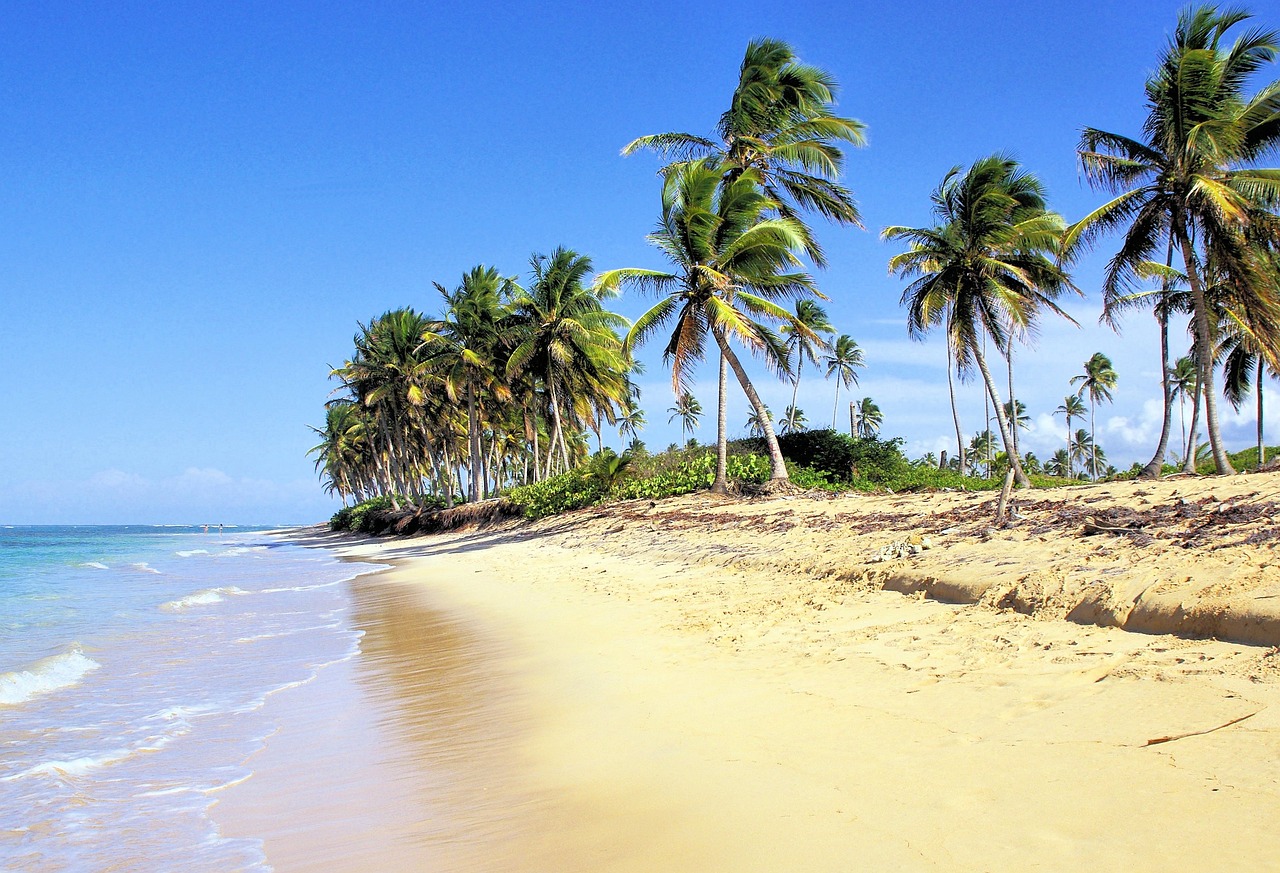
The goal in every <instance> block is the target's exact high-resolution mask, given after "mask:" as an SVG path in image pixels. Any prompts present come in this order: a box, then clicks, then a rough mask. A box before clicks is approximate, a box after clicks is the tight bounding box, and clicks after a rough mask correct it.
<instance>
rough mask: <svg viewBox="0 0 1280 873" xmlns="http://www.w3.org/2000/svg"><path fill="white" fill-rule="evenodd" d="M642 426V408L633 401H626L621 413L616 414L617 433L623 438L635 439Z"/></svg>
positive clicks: (642, 428) (643, 422)
mask: <svg viewBox="0 0 1280 873" xmlns="http://www.w3.org/2000/svg"><path fill="white" fill-rule="evenodd" d="M644 426H645V420H644V410H643V409H641V408H640V407H639V406H637V405H636V404H635V403H634V402H633V401H628V402H627V403H626V405H625V406H624V407H623V409H622V415H620V416H618V435H619V436H621V437H622V438H624V439H625V438H627V437H631V438H632V439H636V438H637V437H638V436H639V435H640V431H642V430H644Z"/></svg>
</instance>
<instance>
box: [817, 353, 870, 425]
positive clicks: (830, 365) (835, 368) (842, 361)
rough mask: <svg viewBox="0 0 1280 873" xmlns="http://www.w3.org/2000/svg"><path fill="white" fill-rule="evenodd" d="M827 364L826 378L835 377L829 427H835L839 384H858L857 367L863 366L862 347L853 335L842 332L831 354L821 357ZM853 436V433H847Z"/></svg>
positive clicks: (848, 386)
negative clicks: (833, 400) (834, 396)
mask: <svg viewBox="0 0 1280 873" xmlns="http://www.w3.org/2000/svg"><path fill="white" fill-rule="evenodd" d="M822 363H824V364H826V365H827V378H828V379H830V378H831V377H832V376H833V375H834V376H835V377H836V400H835V408H833V409H832V410H831V429H832V430H835V429H836V416H837V415H838V414H839V412H840V386H841V385H842V384H843V385H844V387H846V388H850V387H852V386H854V385H857V384H858V368H859V367H865V366H866V363H865V362H864V361H863V358H862V349H860V348H858V344H857V343H856V342H854V340H853V337H851V336H849V335H848V334H847V333H842V334H840V336H839V337H838V338H837V339H836V342H835V345H834V346H832V347H831V354H829V355H827V356H826V357H825V358H823V359H822ZM849 435H850V436H853V434H849Z"/></svg>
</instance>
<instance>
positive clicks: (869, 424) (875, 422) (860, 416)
mask: <svg viewBox="0 0 1280 873" xmlns="http://www.w3.org/2000/svg"><path fill="white" fill-rule="evenodd" d="M854 418H855V419H856V421H857V431H858V436H859V437H860V438H861V439H871V438H872V437H874V436H875V435H876V434H878V433H879V432H880V425H881V424H883V423H884V413H883V412H881V411H880V407H879V406H877V405H876V403H875V401H874V400H872V399H871V398H870V397H864V398H862V399H861V400H859V401H858V403H857V405H856V408H855V413H854Z"/></svg>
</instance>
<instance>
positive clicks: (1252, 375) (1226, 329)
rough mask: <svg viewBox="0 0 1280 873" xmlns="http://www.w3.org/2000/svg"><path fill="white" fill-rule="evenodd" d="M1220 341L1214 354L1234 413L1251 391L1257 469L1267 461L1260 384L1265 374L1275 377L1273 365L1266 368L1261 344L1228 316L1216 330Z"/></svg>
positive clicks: (1223, 389) (1249, 331)
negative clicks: (1217, 357)
mask: <svg viewBox="0 0 1280 873" xmlns="http://www.w3.org/2000/svg"><path fill="white" fill-rule="evenodd" d="M1219 335H1220V336H1221V341H1220V342H1219V346H1218V353H1219V355H1220V356H1221V357H1222V359H1223V362H1222V392H1223V394H1224V395H1225V396H1226V398H1227V401H1228V402H1229V403H1230V404H1231V407H1232V408H1233V409H1235V410H1237V411H1238V410H1239V409H1240V407H1241V406H1243V405H1244V402H1245V400H1246V399H1248V394H1249V391H1250V389H1251V388H1252V389H1253V391H1254V398H1255V409H1254V411H1255V414H1256V418H1257V439H1258V469H1262V466H1263V465H1264V464H1265V463H1266V462H1267V459H1266V451H1267V449H1266V446H1265V445H1264V444H1263V439H1262V434H1263V402H1262V385H1263V382H1265V381H1266V377H1267V374H1268V373H1270V374H1271V375H1272V376H1275V375H1276V368H1275V365H1274V364H1272V365H1268V363H1267V359H1266V353H1265V351H1264V348H1263V344H1262V343H1260V342H1259V341H1258V339H1257V337H1256V336H1255V335H1254V332H1253V331H1252V330H1251V329H1250V328H1249V326H1248V325H1246V324H1244V323H1243V322H1242V321H1239V320H1237V319H1235V318H1232V317H1230V316H1229V315H1228V317H1227V318H1225V319H1224V320H1223V322H1222V324H1221V325H1220V327H1219Z"/></svg>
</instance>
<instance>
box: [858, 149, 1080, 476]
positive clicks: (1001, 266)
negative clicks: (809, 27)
mask: <svg viewBox="0 0 1280 873" xmlns="http://www.w3.org/2000/svg"><path fill="white" fill-rule="evenodd" d="M933 203H934V214H935V216H937V218H938V219H939V221H940V223H939V224H937V225H935V226H933V227H925V228H910V227H889V228H886V229H885V230H884V232H883V233H882V236H883V238H885V239H893V240H899V239H900V240H906V241H907V242H909V243H910V245H911V247H910V248H909V249H908V250H907V251H906V252H904V253H902V254H900V255H897V256H895V257H894V258H892V259H891V260H890V261H889V271H890V272H891V273H898V274H900V275H902V276H903V277H908V278H909V277H915V276H918V277H919V278H917V279H916V280H915V281H913V282H912V283H911V284H910V285H908V286H907V288H906V290H905V291H904V292H903V295H902V303H903V305H905V306H907V308H908V317H907V329H908V332H909V333H910V335H911V336H912V337H913V338H914V339H922V338H923V337H924V335H925V334H926V333H928V331H929V330H930V329H931V328H933V327H936V326H938V325H940V324H942V325H945V326H946V328H947V332H948V340H949V344H950V345H951V349H952V352H953V353H954V354H955V360H956V366H957V369H958V370H959V371H960V373H961V375H962V376H963V375H964V374H965V373H967V372H969V371H970V370H971V368H972V367H973V366H975V365H976V367H977V369H978V371H979V372H980V373H981V374H982V379H983V382H984V383H985V384H986V388H987V394H988V396H989V398H990V400H991V404H992V406H993V407H994V408H995V412H996V421H997V423H998V424H999V427H1000V435H1001V437H1002V438H1003V440H1004V445H1005V448H1006V451H1007V452H1008V454H1009V456H1010V462H1011V464H1012V466H1013V470H1014V475H1015V477H1016V478H1017V481H1018V483H1019V484H1020V485H1021V486H1023V487H1024V488H1029V487H1031V481H1030V480H1029V479H1028V478H1027V476H1026V473H1024V472H1023V470H1022V466H1021V464H1020V463H1019V461H1018V458H1017V453H1016V452H1015V451H1014V450H1013V445H1014V443H1013V435H1012V433H1011V431H1010V429H1009V423H1008V420H1007V419H1006V418H1005V415H1004V410H1003V408H1002V406H1001V402H1000V397H999V392H998V391H997V389H996V384H995V380H994V379H993V378H992V376H991V371H990V369H989V368H988V366H987V361H986V356H985V355H984V353H983V351H982V345H983V339H984V337H987V336H989V337H990V338H991V339H992V341H993V342H994V344H995V346H996V348H997V349H998V350H999V351H1000V353H1001V354H1002V355H1004V356H1005V358H1006V359H1007V358H1008V354H1009V349H1010V344H1011V343H1012V341H1013V338H1014V335H1015V334H1016V333H1021V334H1023V335H1025V336H1031V335H1033V334H1034V330H1035V327H1036V320H1037V318H1038V316H1039V314H1040V311H1041V310H1042V309H1048V310H1050V311H1052V312H1055V313H1057V314H1059V315H1061V316H1062V317H1064V318H1067V319H1068V320H1070V316H1068V315H1067V314H1066V313H1065V312H1063V311H1062V310H1061V309H1060V308H1058V306H1057V304H1055V303H1054V302H1053V301H1054V299H1055V298H1056V297H1058V296H1059V295H1060V294H1061V293H1062V292H1063V291H1064V290H1067V289H1070V290H1075V288H1074V287H1073V286H1072V285H1071V282H1070V279H1069V277H1068V276H1067V274H1066V273H1065V272H1064V271H1063V269H1062V267H1061V266H1059V264H1058V263H1057V262H1056V261H1055V258H1056V256H1057V254H1058V250H1059V244H1060V241H1061V235H1062V231H1063V228H1064V226H1065V225H1064V222H1063V220H1062V217H1061V216H1059V215H1058V214H1057V213H1054V212H1049V211H1048V210H1047V209H1046V207H1045V200H1044V192H1043V189H1042V187H1041V185H1040V183H1039V181H1038V180H1037V179H1036V178H1035V177H1034V176H1032V175H1031V174H1029V173H1026V172H1024V171H1022V170H1021V169H1020V168H1019V167H1018V164H1017V163H1016V162H1015V161H1014V160H1013V159H1011V158H1008V157H1005V156H1003V155H992V156H991V157H988V158H983V159H981V160H979V161H976V162H975V163H974V164H973V166H971V167H970V168H969V169H968V170H967V171H964V172H961V169H960V168H959V167H954V168H952V169H951V171H950V172H948V173H947V175H946V177H945V178H944V179H943V180H942V184H941V185H939V186H938V188H937V189H936V190H935V191H934V194H933ZM1073 323H1074V322H1073Z"/></svg>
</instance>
